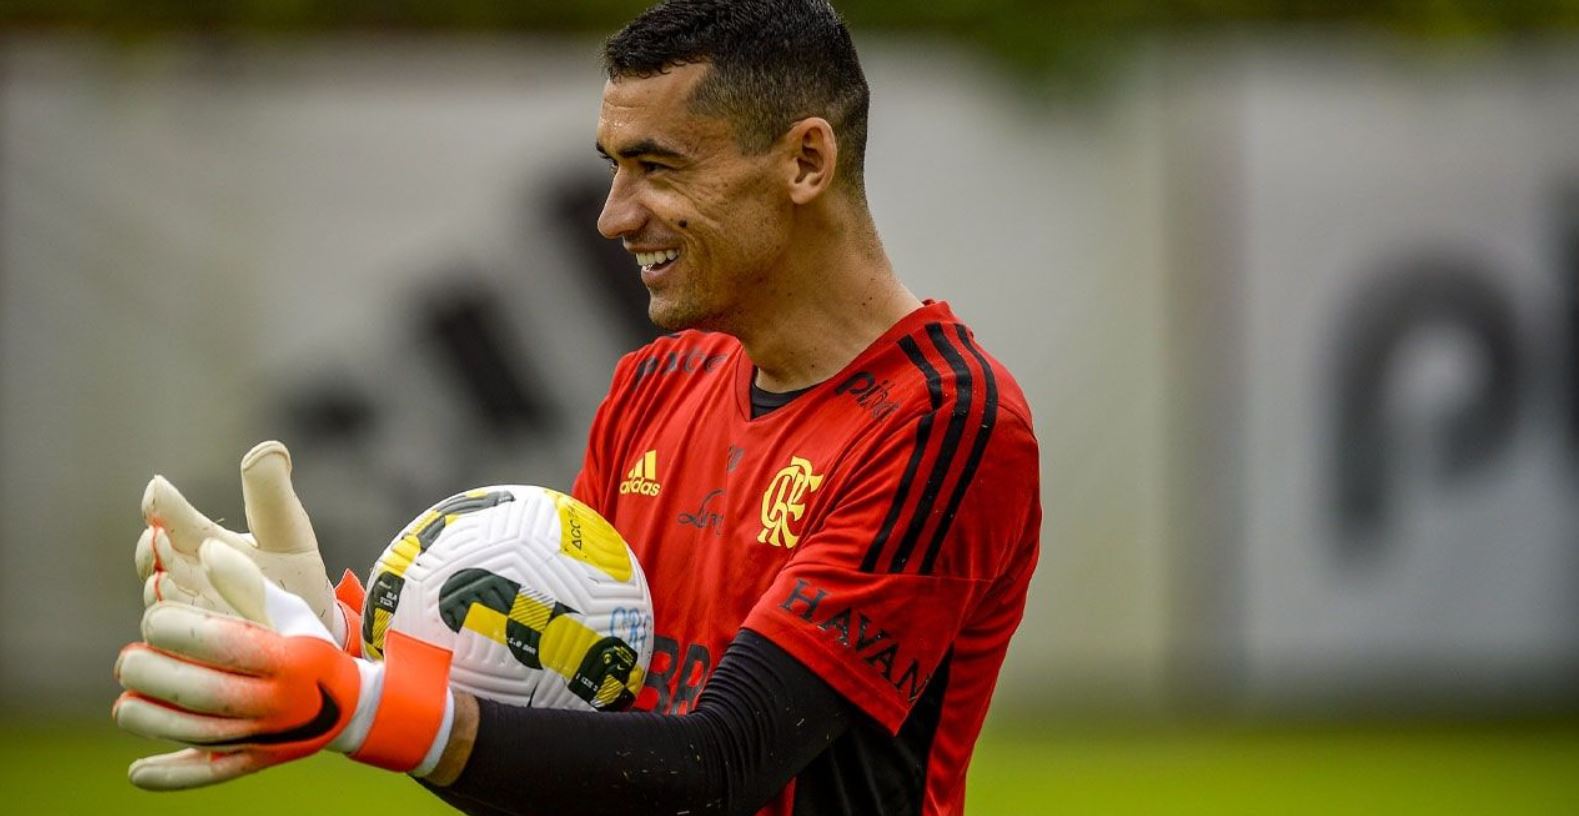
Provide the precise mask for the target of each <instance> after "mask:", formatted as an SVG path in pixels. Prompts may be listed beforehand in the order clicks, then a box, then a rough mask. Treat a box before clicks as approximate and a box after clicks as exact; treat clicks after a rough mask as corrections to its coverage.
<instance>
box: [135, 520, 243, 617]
mask: <svg viewBox="0 0 1579 816" xmlns="http://www.w3.org/2000/svg"><path fill="white" fill-rule="evenodd" d="M153 550H154V559H155V561H156V562H157V563H158V564H159V570H158V571H159V572H164V573H167V574H169V576H170V578H171V580H173V581H174V582H175V583H177V584H179V585H181V586H182V587H184V588H185V589H186V590H187V591H188V593H189V594H192V595H198V596H205V597H206V602H205V603H199V604H198V606H201V607H204V608H205V609H219V610H221V611H226V612H228V611H230V606H229V604H226V603H225V601H224V599H223V598H221V597H219V594H218V593H216V592H214V591H213V588H212V587H210V586H209V584H208V573H207V572H205V571H204V570H203V562H202V561H200V560H199V559H198V558H197V554H196V553H192V554H190V555H189V554H187V553H183V552H181V551H180V550H178V549H176V548H175V545H174V544H173V543H171V541H170V536H168V535H166V534H165V533H163V532H155V534H154V536H153Z"/></svg>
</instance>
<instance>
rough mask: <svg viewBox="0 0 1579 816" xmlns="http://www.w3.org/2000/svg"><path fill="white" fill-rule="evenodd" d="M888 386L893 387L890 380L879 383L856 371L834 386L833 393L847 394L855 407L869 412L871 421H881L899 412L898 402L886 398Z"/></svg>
mask: <svg viewBox="0 0 1579 816" xmlns="http://www.w3.org/2000/svg"><path fill="white" fill-rule="evenodd" d="M890 385H893V382H892V381H890V380H882V381H879V380H878V379H877V378H876V377H873V376H872V375H871V374H868V373H867V372H865V371H857V372H855V373H854V374H851V375H850V377H849V379H846V380H845V381H844V382H842V383H839V384H838V385H836V386H834V389H833V393H835V394H849V395H850V396H851V397H852V398H854V400H855V404H856V405H859V406H861V407H862V408H865V409H866V410H867V411H869V412H871V414H872V419H882V418H883V417H885V416H888V415H889V414H892V413H893V412H895V411H897V410H899V403H898V401H896V400H893V399H890V398H889V396H888V387H889V386H890Z"/></svg>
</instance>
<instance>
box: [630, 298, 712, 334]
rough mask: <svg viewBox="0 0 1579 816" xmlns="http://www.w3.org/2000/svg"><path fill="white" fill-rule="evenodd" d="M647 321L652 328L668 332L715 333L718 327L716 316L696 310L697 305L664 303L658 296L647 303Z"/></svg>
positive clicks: (702, 310) (705, 311) (703, 310)
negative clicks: (694, 330)
mask: <svg viewBox="0 0 1579 816" xmlns="http://www.w3.org/2000/svg"><path fill="white" fill-rule="evenodd" d="M647 319H648V320H651V321H652V324H653V325H654V326H657V327H658V328H660V329H663V330H664V331H669V332H677V331H683V330H685V329H701V330H703V331H715V330H717V326H718V325H719V320H718V315H715V314H713V313H711V312H709V311H707V310H705V309H700V308H697V304H694V303H676V302H672V301H666V300H665V299H664V298H662V297H660V296H659V295H653V296H652V300H650V301H648V303H647Z"/></svg>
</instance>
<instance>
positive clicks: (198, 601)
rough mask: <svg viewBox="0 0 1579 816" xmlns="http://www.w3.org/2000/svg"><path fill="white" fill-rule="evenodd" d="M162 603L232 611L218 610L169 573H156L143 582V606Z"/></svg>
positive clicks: (209, 600) (210, 602)
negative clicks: (167, 602)
mask: <svg viewBox="0 0 1579 816" xmlns="http://www.w3.org/2000/svg"><path fill="white" fill-rule="evenodd" d="M160 601H174V602H175V603H184V604H191V605H193V606H197V607H202V608H204V609H213V610H214V611H216V612H229V611H230V610H229V609H220V608H218V607H217V606H216V604H215V603H214V601H213V600H211V599H209V598H208V597H205V596H203V595H199V594H197V593H196V592H193V591H192V590H190V589H188V588H186V587H184V586H181V585H180V584H179V583H177V582H176V580H175V578H173V577H172V576H171V575H170V573H168V572H156V573H154V574H153V575H150V576H148V580H147V581H144V582H143V606H144V607H148V606H153V605H154V604H156V603H159V602H160Z"/></svg>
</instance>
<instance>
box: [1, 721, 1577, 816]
mask: <svg viewBox="0 0 1579 816" xmlns="http://www.w3.org/2000/svg"><path fill="white" fill-rule="evenodd" d="M0 729H3V730H0V734H3V738H0V812H3V813H7V814H12V813H15V814H55V813H64V814H78V813H80V814H141V813H148V814H160V816H170V814H184V813H192V814H215V815H216V816H250V814H258V816H282V814H284V815H285V816H309V815H310V814H319V813H323V814H343V813H378V814H385V816H405V815H408V814H409V816H421V815H422V814H439V813H447V812H453V811H449V810H448V809H447V808H445V807H444V806H443V805H441V804H440V803H438V802H437V801H436V800H434V799H433V798H432V797H430V796H428V795H427V794H426V793H425V792H424V791H423V790H422V789H420V788H419V787H417V786H416V785H415V784H414V783H412V782H410V781H408V780H404V779H401V778H398V777H395V776H393V775H390V774H387V773H384V772H382V771H377V770H373V769H370V768H366V767H362V766H359V765H356V764H355V763H352V762H348V761H346V760H344V759H343V758H340V757H333V756H321V757H315V758H313V759H310V760H307V761H304V762H299V763H296V764H295V765H292V766H287V767H283V768H277V769H274V770H272V771H269V772H268V773H265V774H263V775H261V776H258V777H253V778H250V779H243V780H239V781H237V782H234V783H231V784H229V785H225V786H221V787H219V788H214V789H209V790H204V791H195V792H190V793H181V794H149V793H144V792H142V791H138V790H136V789H134V788H132V787H131V785H129V784H128V783H127V782H126V777H125V768H126V765H127V763H128V762H130V761H131V760H132V759H133V758H134V757H136V756H138V755H139V754H142V753H147V752H149V750H150V749H154V748H159V749H160V750H163V748H162V747H161V746H156V745H154V744H152V743H147V742H144V741H142V740H138V739H136V738H133V737H130V736H127V735H124V734H121V733H119V732H117V731H116V730H114V728H113V727H110V726H109V725H108V723H105V724H103V725H97V724H93V725H82V724H79V725H74V726H62V725H51V724H42V723H34V724H29V723H24V722H15V721H11V722H8V723H6V724H4V725H3V726H0ZM969 812H970V813H971V814H972V816H1022V814H1080V815H1081V816H1086V815H1087V814H1090V815H1091V816H1099V815H1100V816H1108V815H1109V814H1111V815H1112V816H1124V815H1126V814H1148V815H1154V816H1169V815H1170V814H1181V815H1182V814H1190V815H1191V816H1197V815H1198V816H1228V815H1230V814H1246V815H1247V816H1248V815H1250V814H1255V815H1257V816H1259V815H1260V814H1267V815H1268V816H1301V815H1302V814H1311V816H1316V814H1320V815H1321V816H1332V815H1333V814H1376V815H1377V816H1409V815H1411V814H1422V815H1424V814H1431V815H1432V816H1441V815H1442V814H1488V816H1490V815H1492V814H1495V815H1496V816H1512V815H1513V814H1543V815H1548V814H1549V816H1575V814H1579V723H1564V724H1551V725H1540V726H1519V727H1500V728H1498V727H1490V726H1474V727H1463V728H1447V727H1410V728H1388V729H1383V728H1375V727H1370V728H1322V729H1314V728H1313V729H1304V730H1286V729H1284V730H1272V729H1230V728H1205V727H1197V728H1189V729H1179V728H1170V729H1126V730H1122V731H1119V730H1102V729H1090V728H1082V729H1079V730H1068V729H1051V728H1049V729H1045V730H1042V731H1038V732H1031V731H1029V730H1016V731H1007V730H1004V729H1003V728H998V729H996V730H992V731H989V732H988V734H987V735H986V736H984V738H983V740H982V744H981V747H980V749H979V750H978V752H977V755H976V760H975V763H974V765H973V767H972V770H971V777H970V792H969ZM632 813H633V814H635V813H637V811H632Z"/></svg>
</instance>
